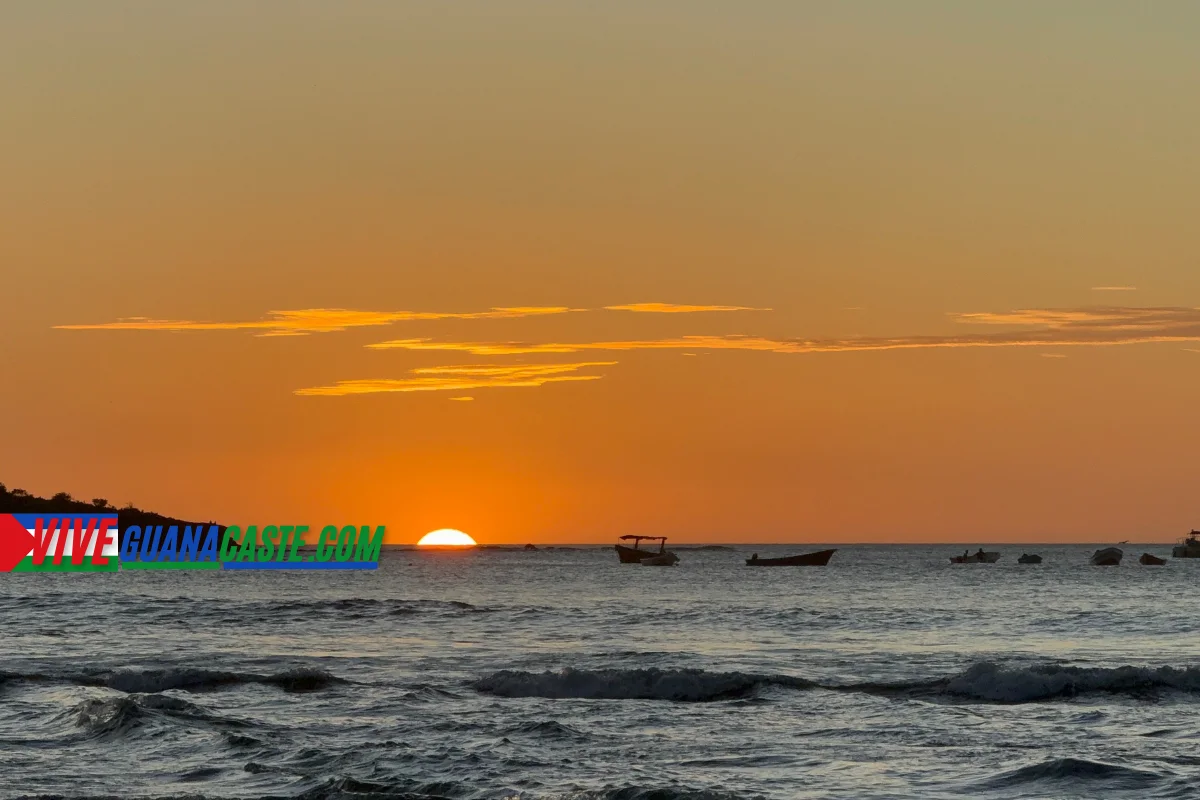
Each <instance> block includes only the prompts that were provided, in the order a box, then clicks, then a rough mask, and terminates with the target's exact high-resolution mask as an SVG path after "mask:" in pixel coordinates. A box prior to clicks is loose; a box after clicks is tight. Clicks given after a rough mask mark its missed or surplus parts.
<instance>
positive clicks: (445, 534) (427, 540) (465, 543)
mask: <svg viewBox="0 0 1200 800" xmlns="http://www.w3.org/2000/svg"><path fill="white" fill-rule="evenodd" d="M417 545H418V546H420V547H474V546H475V540H474V539H472V538H471V537H470V536H468V535H467V534H465V533H463V532H462V531H456V530H455V529H454V528H441V529H439V530H436V531H431V532H429V533H427V534H425V535H424V536H422V537H421V541H419V542H417Z"/></svg>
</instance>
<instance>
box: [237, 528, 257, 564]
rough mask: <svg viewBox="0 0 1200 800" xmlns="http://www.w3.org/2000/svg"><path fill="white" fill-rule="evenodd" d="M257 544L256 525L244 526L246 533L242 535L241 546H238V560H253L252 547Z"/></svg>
mask: <svg viewBox="0 0 1200 800" xmlns="http://www.w3.org/2000/svg"><path fill="white" fill-rule="evenodd" d="M257 544H258V526H257V525H251V526H249V527H247V528H246V535H245V536H243V537H242V546H241V547H239V548H238V554H237V560H238V561H253V560H254V548H255V546H256V545H257Z"/></svg>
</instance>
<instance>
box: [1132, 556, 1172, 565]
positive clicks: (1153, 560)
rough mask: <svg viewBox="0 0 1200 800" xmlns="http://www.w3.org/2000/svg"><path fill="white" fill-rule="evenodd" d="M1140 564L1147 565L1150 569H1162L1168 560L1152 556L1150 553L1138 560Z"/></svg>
mask: <svg viewBox="0 0 1200 800" xmlns="http://www.w3.org/2000/svg"><path fill="white" fill-rule="evenodd" d="M1138 563H1139V564H1145V565H1146V566H1148V567H1161V566H1162V565H1163V564H1166V563H1167V560H1166V559H1165V558H1159V557H1158V556H1152V555H1150V554H1149V553H1142V557H1141V558H1139V559H1138Z"/></svg>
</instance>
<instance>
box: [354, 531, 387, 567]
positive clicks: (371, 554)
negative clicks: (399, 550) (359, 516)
mask: <svg viewBox="0 0 1200 800" xmlns="http://www.w3.org/2000/svg"><path fill="white" fill-rule="evenodd" d="M382 548H383V526H382V525H380V526H379V527H378V528H376V529H375V536H374V537H372V536H371V526H370V525H363V526H362V530H361V531H359V533H358V549H357V550H355V552H354V560H355V561H378V560H379V551H380V549H382Z"/></svg>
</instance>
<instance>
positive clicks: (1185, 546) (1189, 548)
mask: <svg viewBox="0 0 1200 800" xmlns="http://www.w3.org/2000/svg"><path fill="white" fill-rule="evenodd" d="M1171 556H1172V557H1173V558H1200V531H1192V532H1191V533H1189V534H1188V535H1187V536H1185V537H1184V538H1182V539H1180V540H1179V544H1177V545H1175V547H1174V548H1173V549H1172V550H1171Z"/></svg>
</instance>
